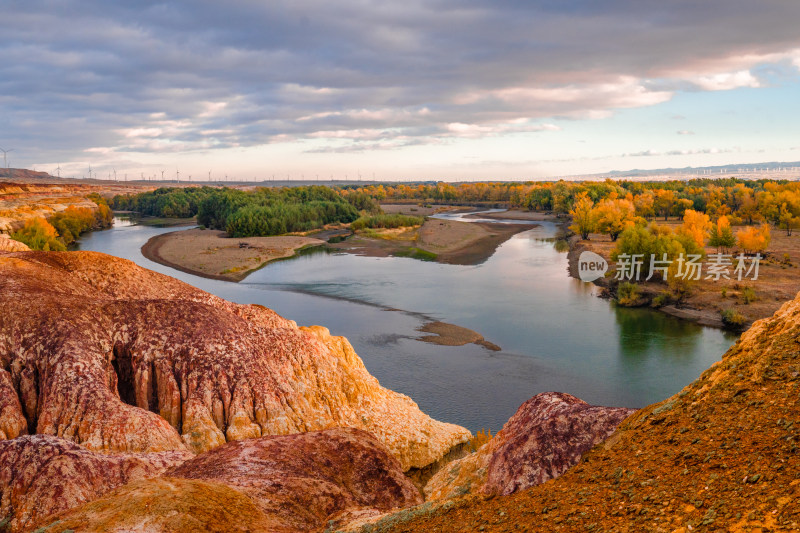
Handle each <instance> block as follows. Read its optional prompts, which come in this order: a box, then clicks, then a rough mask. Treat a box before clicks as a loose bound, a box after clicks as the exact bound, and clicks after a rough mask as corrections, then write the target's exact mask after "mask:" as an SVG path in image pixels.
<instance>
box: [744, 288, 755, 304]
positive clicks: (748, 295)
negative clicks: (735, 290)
mask: <svg viewBox="0 0 800 533" xmlns="http://www.w3.org/2000/svg"><path fill="white" fill-rule="evenodd" d="M754 301H756V291H754V290H753V288H752V287H745V288H744V289H742V303H743V304H745V305H747V304H749V303H751V302H754Z"/></svg>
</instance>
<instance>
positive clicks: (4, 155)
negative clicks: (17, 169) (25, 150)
mask: <svg viewBox="0 0 800 533" xmlns="http://www.w3.org/2000/svg"><path fill="white" fill-rule="evenodd" d="M13 151H14V149H13V148H11V149H9V150H3V149H2V148H0V152H3V168H4V169H6V170H8V159H7V158H6V154H7V153H8V152H13Z"/></svg>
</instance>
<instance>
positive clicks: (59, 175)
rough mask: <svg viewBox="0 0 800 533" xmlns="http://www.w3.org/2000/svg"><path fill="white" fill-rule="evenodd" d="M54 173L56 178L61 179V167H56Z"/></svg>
mask: <svg viewBox="0 0 800 533" xmlns="http://www.w3.org/2000/svg"><path fill="white" fill-rule="evenodd" d="M56 172H57V173H58V177H59V178H60V177H61V165H58V168H56Z"/></svg>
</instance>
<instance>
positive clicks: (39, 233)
mask: <svg viewBox="0 0 800 533" xmlns="http://www.w3.org/2000/svg"><path fill="white" fill-rule="evenodd" d="M11 238H12V239H14V240H17V241H20V242H24V243H25V244H27V245H28V246H29V247H30V248H31V250H44V251H45V252H50V251H54V252H61V251H64V250H66V247H65V246H64V244H63V243H62V242H61V241H59V240H58V232H57V231H56V228H54V227H53V226H52V225H51V224H50V223H49V222H47V220H45V219H44V218H43V217H36V218H29V219H28V220H26V221H25V226H23V228H22V229H21V230H19V231H16V232H14V233H12V234H11Z"/></svg>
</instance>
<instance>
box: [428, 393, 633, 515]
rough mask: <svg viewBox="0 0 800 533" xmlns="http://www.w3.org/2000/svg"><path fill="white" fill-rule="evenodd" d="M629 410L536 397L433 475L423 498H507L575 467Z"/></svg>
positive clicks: (566, 396) (560, 395) (571, 399)
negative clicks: (476, 446) (476, 447)
mask: <svg viewBox="0 0 800 533" xmlns="http://www.w3.org/2000/svg"><path fill="white" fill-rule="evenodd" d="M633 412H635V409H626V408H622V407H601V406H596V405H589V404H587V403H586V402H584V401H583V400H580V399H578V398H576V397H574V396H570V395H569V394H564V393H560V392H545V393H542V394H537V395H536V396H534V397H533V398H531V399H530V400H528V401H527V402H525V403H523V404H522V405H521V406H520V408H519V409H518V410H517V412H516V413H515V414H514V416H512V417H511V418H510V419H509V420H508V422H506V424H505V425H504V426H503V429H502V430H501V431H500V432H499V433H498V434H497V435H496V436H495V437H494V438H493V439H492V440H490V441H489V442H488V443H486V444H485V445H484V446H483V447H481V448H480V449H479V450H478V451H477V452H476V453H474V454H472V455H469V456H467V457H465V458H463V459H460V460H458V461H454V462H452V463H450V464H449V465H447V467H445V468H444V469H442V470H441V471H439V472H438V473H437V474H436V475H435V476H434V477H433V478H432V479H431V480H430V481H429V482H428V484H427V485H426V486H425V494H426V497H427V498H428V499H430V500H438V499H442V498H448V497H454V496H461V495H464V494H467V493H471V492H483V493H490V494H502V495H508V494H512V493H514V492H517V491H519V490H523V489H526V488H529V487H532V486H535V485H539V484H541V483H544V482H545V481H547V480H549V479H553V478H555V477H558V476H559V475H561V474H563V473H564V472H565V471H566V470H567V469H569V468H570V467H571V466H573V465H575V464H577V463H578V461H579V460H580V458H581V456H582V455H583V454H584V453H586V452H587V451H589V450H590V449H591V448H592V447H593V446H594V445H595V444H597V443H599V442H601V441H603V440H605V439H606V438H607V437H608V436H609V435H611V434H612V433H613V432H614V430H615V429H616V428H617V426H618V425H619V424H620V423H621V422H622V421H623V420H624V419H625V418H626V417H627V416H628V415H630V414H632V413H633Z"/></svg>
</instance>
